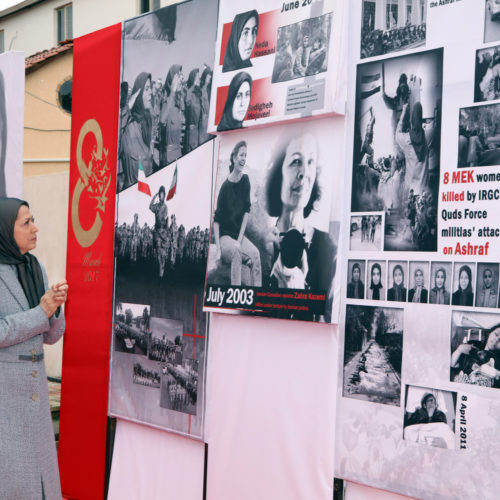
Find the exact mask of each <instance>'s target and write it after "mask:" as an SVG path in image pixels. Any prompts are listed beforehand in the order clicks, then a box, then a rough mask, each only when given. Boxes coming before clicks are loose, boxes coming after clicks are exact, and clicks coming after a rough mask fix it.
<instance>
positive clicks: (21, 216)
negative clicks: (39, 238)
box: [14, 205, 38, 255]
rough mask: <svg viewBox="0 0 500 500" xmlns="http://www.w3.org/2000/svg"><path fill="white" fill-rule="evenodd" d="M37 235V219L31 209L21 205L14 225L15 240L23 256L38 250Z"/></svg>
mask: <svg viewBox="0 0 500 500" xmlns="http://www.w3.org/2000/svg"><path fill="white" fill-rule="evenodd" d="M36 233H38V228H37V227H36V226H35V219H34V217H33V215H31V212H30V209H29V208H28V207H27V206H26V205H21V207H20V208H19V211H18V212H17V219H16V222H15V223H14V240H15V241H16V243H17V246H18V247H19V251H20V252H21V253H22V254H23V255H24V254H25V253H27V252H29V251H31V250H33V249H34V248H36Z"/></svg>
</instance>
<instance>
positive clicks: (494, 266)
mask: <svg viewBox="0 0 500 500" xmlns="http://www.w3.org/2000/svg"><path fill="white" fill-rule="evenodd" d="M498 276H499V264H498V262H478V263H477V280H476V304H475V305H476V307H498V305H499V304H498Z"/></svg>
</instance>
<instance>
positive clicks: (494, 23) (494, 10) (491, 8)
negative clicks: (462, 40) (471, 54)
mask: <svg viewBox="0 0 500 500" xmlns="http://www.w3.org/2000/svg"><path fill="white" fill-rule="evenodd" d="M484 4H485V9H484V43H487V42H494V41H496V40H500V4H498V3H497V2H496V0H484Z"/></svg>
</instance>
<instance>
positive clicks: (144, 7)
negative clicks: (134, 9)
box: [139, 0, 160, 14]
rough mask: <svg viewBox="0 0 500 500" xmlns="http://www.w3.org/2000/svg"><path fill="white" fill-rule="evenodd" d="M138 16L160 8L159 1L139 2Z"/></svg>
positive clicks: (142, 0) (143, 0) (141, 0)
mask: <svg viewBox="0 0 500 500" xmlns="http://www.w3.org/2000/svg"><path fill="white" fill-rule="evenodd" d="M139 5H140V7H139V8H140V14H144V13H145V12H151V11H152V10H156V9H159V8H160V0H139Z"/></svg>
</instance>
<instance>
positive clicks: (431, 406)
mask: <svg viewBox="0 0 500 500" xmlns="http://www.w3.org/2000/svg"><path fill="white" fill-rule="evenodd" d="M424 406H425V409H426V410H427V413H429V412H432V413H434V410H435V409H436V407H437V404H436V399H435V398H434V396H429V397H428V398H427V400H426V401H425V403H424Z"/></svg>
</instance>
